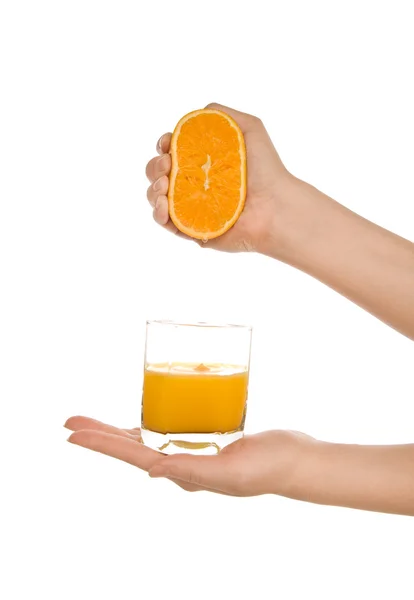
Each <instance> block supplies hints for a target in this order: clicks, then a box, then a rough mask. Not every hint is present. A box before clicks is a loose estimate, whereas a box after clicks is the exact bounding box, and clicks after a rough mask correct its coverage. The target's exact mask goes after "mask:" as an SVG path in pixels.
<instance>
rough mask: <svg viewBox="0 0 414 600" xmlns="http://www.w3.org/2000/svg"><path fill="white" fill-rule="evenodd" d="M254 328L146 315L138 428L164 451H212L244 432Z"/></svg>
mask: <svg viewBox="0 0 414 600" xmlns="http://www.w3.org/2000/svg"><path fill="white" fill-rule="evenodd" d="M251 337H252V328H251V327H249V326H245V325H220V324H212V323H177V322H174V321H147V331H146V345H145V367H144V385H143V394H142V411H141V433H142V440H143V442H144V444H145V445H147V446H149V447H151V448H153V449H156V450H159V451H161V452H163V453H165V454H175V453H178V452H187V453H190V454H216V453H218V452H219V451H220V450H221V449H222V448H224V447H225V446H227V445H228V444H230V443H232V442H234V441H236V440H238V439H239V438H241V437H242V436H243V431H244V421H245V418H246V404H247V390H248V383H249V367H250V348H251Z"/></svg>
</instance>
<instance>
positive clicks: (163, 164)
mask: <svg viewBox="0 0 414 600" xmlns="http://www.w3.org/2000/svg"><path fill="white" fill-rule="evenodd" d="M157 167H158V169H159V170H160V171H165V170H166V169H167V157H166V155H165V154H164V156H161V158H159V159H158V162H157Z"/></svg>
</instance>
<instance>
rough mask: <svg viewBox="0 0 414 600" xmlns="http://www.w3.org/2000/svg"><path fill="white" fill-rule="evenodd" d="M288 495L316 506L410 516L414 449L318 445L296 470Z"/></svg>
mask: <svg viewBox="0 0 414 600" xmlns="http://www.w3.org/2000/svg"><path fill="white" fill-rule="evenodd" d="M291 495H292V496H293V497H296V498H299V499H301V500H307V501H310V502H315V503H317V504H327V505H332V506H345V507H349V508H357V509H362V510H371V511H377V512H387V513H395V514H402V515H411V516H414V444H409V445H401V446H357V445H346V444H331V443H326V442H317V443H316V444H315V448H314V451H313V452H311V453H310V455H309V456H308V457H305V459H304V462H303V464H302V466H301V467H299V469H298V476H297V478H296V482H295V485H293V487H292V490H291Z"/></svg>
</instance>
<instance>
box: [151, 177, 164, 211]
mask: <svg viewBox="0 0 414 600" xmlns="http://www.w3.org/2000/svg"><path fill="white" fill-rule="evenodd" d="M168 184H169V181H168V177H167V176H166V175H163V176H162V177H160V178H159V179H157V180H156V181H154V183H153V184H152V185H150V186H149V188H148V189H147V198H148V202H149V203H150V204H151V206H152V207H153V208H154V206H155V204H156V202H157V199H158V198H159V197H160V196H165V197H166V196H167V192H168Z"/></svg>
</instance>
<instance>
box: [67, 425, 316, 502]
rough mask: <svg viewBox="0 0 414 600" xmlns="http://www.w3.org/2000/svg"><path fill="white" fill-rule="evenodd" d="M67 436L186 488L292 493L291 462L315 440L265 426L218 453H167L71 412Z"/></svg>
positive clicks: (136, 434)
mask: <svg viewBox="0 0 414 600" xmlns="http://www.w3.org/2000/svg"><path fill="white" fill-rule="evenodd" d="M65 427H66V428H67V429H70V430H71V431H73V432H74V433H72V434H71V436H70V437H69V438H68V441H69V442H71V443H73V444H77V445H79V446H83V447H84V448H89V449H90V450H94V451H96V452H101V453H102V454H107V455H108V456H113V457H114V458H118V459H119V460H122V461H124V462H127V463H129V464H131V465H134V466H135V467H138V468H139V469H142V470H144V471H147V472H148V473H149V475H150V476H151V477H166V478H168V479H170V480H171V481H173V482H174V483H176V484H177V485H179V486H180V487H182V488H183V489H185V490H187V491H201V490H205V491H211V492H217V493H221V494H228V495H232V496H255V495H259V494H269V493H275V494H281V495H291V493H290V481H291V476H292V473H293V472H294V471H295V468H296V465H297V464H298V462H300V461H301V459H302V458H303V457H304V456H305V455H306V450H307V448H308V446H309V444H312V443H313V442H314V441H315V440H313V438H310V437H309V436H306V435H304V434H301V433H297V432H292V431H265V432H262V433H258V434H255V435H249V436H245V437H244V438H242V439H240V440H238V441H237V442H234V443H233V444H230V445H229V446H227V447H226V448H224V450H222V451H221V452H220V453H219V454H218V455H217V456H192V455H188V454H176V455H172V456H166V455H164V454H161V453H159V452H156V451H155V450H152V449H151V448H148V447H147V446H144V445H143V444H142V442H141V434H140V429H139V428H135V429H118V428H117V427H113V426H112V425H106V424H105V423H101V422H100V421H96V420H94V419H90V418H87V417H71V418H70V419H68V421H67V422H66V423H65Z"/></svg>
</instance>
